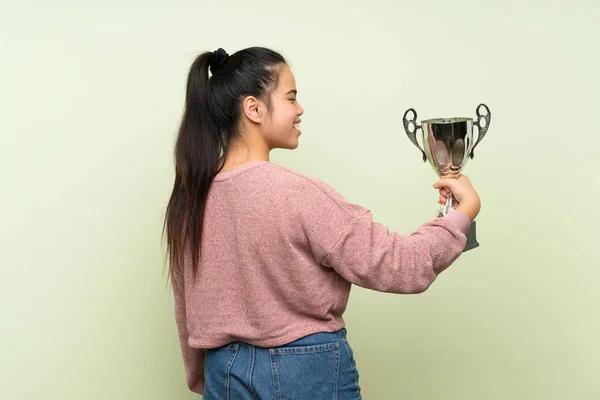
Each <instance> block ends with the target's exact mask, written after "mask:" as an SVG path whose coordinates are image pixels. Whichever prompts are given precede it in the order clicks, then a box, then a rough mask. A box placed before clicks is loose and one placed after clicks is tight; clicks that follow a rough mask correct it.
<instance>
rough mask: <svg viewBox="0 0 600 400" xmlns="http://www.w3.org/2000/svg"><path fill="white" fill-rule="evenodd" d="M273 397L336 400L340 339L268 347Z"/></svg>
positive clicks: (302, 399) (288, 399)
mask: <svg viewBox="0 0 600 400" xmlns="http://www.w3.org/2000/svg"><path fill="white" fill-rule="evenodd" d="M269 355H270V357H271V372H272V375H273V388H274V391H275V399H276V400H292V399H293V400H307V399H311V400H314V399H336V398H337V385H338V376H339V368H340V342H331V343H325V344H318V345H308V346H295V347H278V348H273V349H269Z"/></svg>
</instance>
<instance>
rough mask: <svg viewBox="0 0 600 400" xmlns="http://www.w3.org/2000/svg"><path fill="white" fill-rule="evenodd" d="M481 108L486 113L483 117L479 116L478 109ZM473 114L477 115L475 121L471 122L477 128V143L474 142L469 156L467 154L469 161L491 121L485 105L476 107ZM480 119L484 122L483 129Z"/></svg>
mask: <svg viewBox="0 0 600 400" xmlns="http://www.w3.org/2000/svg"><path fill="white" fill-rule="evenodd" d="M481 107H484V108H485V111H486V114H485V115H481V113H480V112H479V109H480V108H481ZM475 112H476V113H477V121H475V122H473V125H475V126H477V128H478V129H479V135H477V141H476V142H475V144H474V145H473V148H472V149H471V154H469V157H471V159H473V157H474V156H475V147H477V145H478V144H479V142H481V139H483V137H484V136H485V134H486V133H487V130H488V128H489V127H490V121H491V120H492V114H491V113H490V109H489V108H488V106H486V105H485V104H480V105H478V106H477V109H476V110H475ZM482 119H484V120H485V126H483V127H482V126H481V122H482V121H481V120H482Z"/></svg>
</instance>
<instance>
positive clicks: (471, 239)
mask: <svg viewBox="0 0 600 400" xmlns="http://www.w3.org/2000/svg"><path fill="white" fill-rule="evenodd" d="M476 247H479V242H477V221H473V222H472V223H471V229H469V232H467V244H465V248H464V250H463V253H464V252H466V251H469V250H473V249H474V248H476Z"/></svg>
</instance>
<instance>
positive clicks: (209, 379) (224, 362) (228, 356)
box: [204, 343, 239, 400]
mask: <svg viewBox="0 0 600 400" xmlns="http://www.w3.org/2000/svg"><path fill="white" fill-rule="evenodd" d="M238 350H239V344H237V343H231V344H228V345H226V346H223V347H220V348H217V349H208V350H206V354H205V362H204V378H205V381H206V386H205V388H204V398H206V399H225V400H229V399H231V397H230V394H229V384H230V379H231V374H230V371H231V366H232V365H233V362H234V361H235V358H236V356H237V353H238Z"/></svg>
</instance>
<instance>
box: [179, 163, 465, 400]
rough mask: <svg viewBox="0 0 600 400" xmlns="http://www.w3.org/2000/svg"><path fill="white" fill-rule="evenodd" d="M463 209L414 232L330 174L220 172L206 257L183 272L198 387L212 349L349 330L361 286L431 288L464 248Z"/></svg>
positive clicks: (187, 333)
mask: <svg viewBox="0 0 600 400" xmlns="http://www.w3.org/2000/svg"><path fill="white" fill-rule="evenodd" d="M469 228H470V220H469V218H468V217H467V216H466V215H465V214H464V213H462V212H460V211H456V210H455V211H452V212H451V213H450V214H448V215H446V216H444V217H440V218H435V219H433V220H431V221H429V222H427V223H425V224H423V225H421V226H420V227H418V228H417V229H416V230H415V231H414V232H412V233H411V234H407V235H401V234H398V233H395V232H390V231H389V230H388V229H387V228H386V227H385V226H384V225H382V224H380V223H378V222H375V221H374V220H373V216H372V214H371V212H370V211H369V210H368V209H366V208H364V207H361V206H359V205H356V204H352V203H350V202H348V201H346V200H345V199H344V198H343V197H342V196H341V195H340V194H339V193H337V192H336V191H335V190H334V189H333V188H331V187H330V186H328V185H326V184H325V183H323V182H321V181H320V180H318V179H315V178H312V177H309V176H306V175H303V174H300V173H297V172H294V171H291V170H289V169H286V168H283V167H281V166H278V165H276V164H274V163H271V162H268V161H261V162H255V163H252V164H249V165H246V166H244V167H241V168H238V169H235V170H231V171H227V172H224V173H221V174H218V175H217V176H216V178H215V179H214V180H213V182H212V184H211V187H210V190H209V194H208V198H207V202H206V209H205V219H204V225H203V229H204V233H203V240H202V248H201V249H202V260H201V261H200V262H199V268H198V273H197V276H196V279H195V280H194V279H193V277H192V271H191V269H192V265H191V257H190V256H188V257H187V258H186V262H185V264H184V269H183V273H174V274H172V275H171V280H172V286H173V293H174V300H175V317H176V322H177V327H178V331H179V338H180V342H181V350H182V353H183V359H184V365H185V370H186V376H187V383H188V386H189V388H190V389H191V390H192V391H194V392H197V393H200V394H201V393H202V391H203V388H204V373H203V368H204V349H205V348H214V347H219V346H222V345H225V344H227V343H230V342H232V341H243V342H246V343H249V344H252V345H255V346H260V347H274V346H280V345H283V344H286V343H289V342H291V341H294V340H296V339H298V338H300V337H303V336H306V335H309V334H311V333H315V332H333V331H337V330H339V329H341V328H343V327H344V320H343V318H342V314H343V313H344V311H345V309H346V305H347V302H348V296H349V294H350V288H351V285H352V284H354V285H358V286H361V287H364V288H368V289H372V290H376V291H380V292H388V293H403V294H409V293H420V292H423V291H424V290H426V289H427V288H428V287H429V286H430V285H431V283H432V282H433V281H434V280H435V279H436V277H437V275H439V274H440V273H441V272H442V271H443V270H445V269H446V268H447V267H448V266H450V265H451V264H452V262H454V261H455V260H456V259H457V258H458V257H459V255H460V254H461V253H462V251H463V248H464V246H465V243H466V233H467V232H468V230H469Z"/></svg>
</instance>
